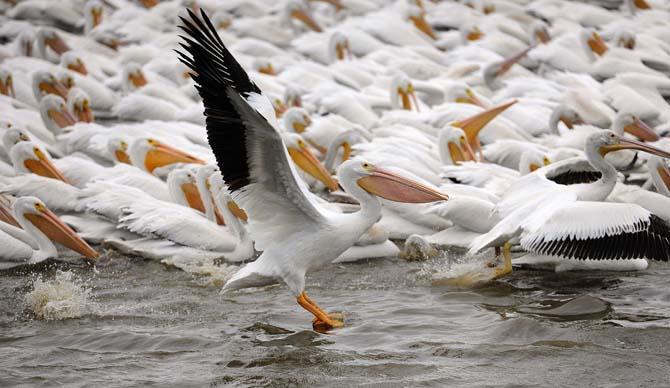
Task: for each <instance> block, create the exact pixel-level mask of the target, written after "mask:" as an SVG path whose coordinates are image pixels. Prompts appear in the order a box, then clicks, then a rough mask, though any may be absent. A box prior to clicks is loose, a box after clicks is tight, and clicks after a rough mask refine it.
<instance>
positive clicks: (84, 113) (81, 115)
mask: <svg viewBox="0 0 670 388" xmlns="http://www.w3.org/2000/svg"><path fill="white" fill-rule="evenodd" d="M67 107H68V109H69V110H70V112H72V113H73V114H74V117H75V118H76V119H77V121H81V122H84V123H92V122H93V120H94V117H93V109H91V103H90V99H89V97H88V94H86V92H85V91H83V90H81V89H79V88H76V87H75V88H72V89H70V92H69V93H68V94H67Z"/></svg>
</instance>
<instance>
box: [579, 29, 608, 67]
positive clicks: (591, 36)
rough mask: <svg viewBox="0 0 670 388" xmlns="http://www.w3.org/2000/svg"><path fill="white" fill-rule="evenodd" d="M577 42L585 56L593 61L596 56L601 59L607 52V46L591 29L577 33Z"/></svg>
mask: <svg viewBox="0 0 670 388" xmlns="http://www.w3.org/2000/svg"><path fill="white" fill-rule="evenodd" d="M579 41H580V42H581V45H582V47H583V49H584V51H585V52H586V55H587V56H588V57H589V58H590V59H591V60H595V59H596V56H598V57H601V56H603V55H605V53H606V52H607V49H608V48H607V44H606V43H605V41H604V40H603V38H602V37H600V34H599V33H597V32H596V31H595V30H594V29H592V28H585V29H583V30H582V31H581V32H580V33H579Z"/></svg>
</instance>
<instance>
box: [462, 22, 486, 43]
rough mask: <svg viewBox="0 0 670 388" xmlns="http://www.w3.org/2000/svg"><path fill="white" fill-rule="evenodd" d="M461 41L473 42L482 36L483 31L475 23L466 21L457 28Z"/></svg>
mask: <svg viewBox="0 0 670 388" xmlns="http://www.w3.org/2000/svg"><path fill="white" fill-rule="evenodd" d="M459 32H460V34H461V40H462V41H463V43H468V42H474V41H477V40H480V39H482V38H483V37H484V33H483V32H482V30H480V29H479V27H477V26H476V25H474V24H472V23H466V24H464V25H462V26H461V28H460V29H459Z"/></svg>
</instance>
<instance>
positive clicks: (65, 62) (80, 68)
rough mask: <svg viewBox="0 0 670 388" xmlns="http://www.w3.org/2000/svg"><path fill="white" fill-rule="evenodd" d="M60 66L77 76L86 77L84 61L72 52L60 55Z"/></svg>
mask: <svg viewBox="0 0 670 388" xmlns="http://www.w3.org/2000/svg"><path fill="white" fill-rule="evenodd" d="M60 65H61V66H62V67H64V68H66V69H68V70H72V71H76V72H77V73H79V74H82V75H87V74H88V70H86V65H84V61H82V60H81V57H79V56H78V55H77V54H75V53H74V52H72V51H68V52H66V53H64V54H63V55H61V57H60Z"/></svg>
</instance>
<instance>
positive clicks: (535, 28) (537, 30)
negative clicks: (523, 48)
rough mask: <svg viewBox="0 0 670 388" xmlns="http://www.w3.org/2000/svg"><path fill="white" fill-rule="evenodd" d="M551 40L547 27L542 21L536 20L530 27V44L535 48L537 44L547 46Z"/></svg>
mask: <svg viewBox="0 0 670 388" xmlns="http://www.w3.org/2000/svg"><path fill="white" fill-rule="evenodd" d="M550 40H551V35H550V34H549V26H547V23H545V22H543V21H542V20H536V21H535V22H533V24H532V25H531V27H530V44H531V45H533V46H535V45H538V44H547V43H549V41H550Z"/></svg>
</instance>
